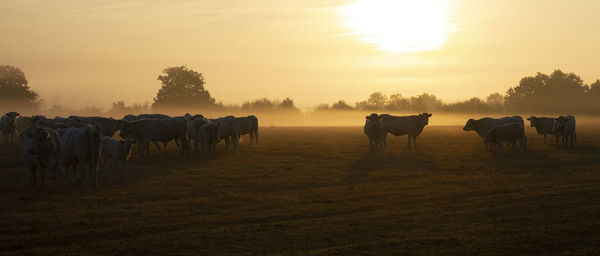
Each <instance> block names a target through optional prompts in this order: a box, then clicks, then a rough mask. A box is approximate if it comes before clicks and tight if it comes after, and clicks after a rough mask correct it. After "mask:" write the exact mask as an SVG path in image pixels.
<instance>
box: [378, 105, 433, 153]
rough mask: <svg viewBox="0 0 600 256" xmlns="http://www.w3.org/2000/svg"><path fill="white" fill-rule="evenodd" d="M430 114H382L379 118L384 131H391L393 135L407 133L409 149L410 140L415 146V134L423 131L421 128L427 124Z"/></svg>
mask: <svg viewBox="0 0 600 256" xmlns="http://www.w3.org/2000/svg"><path fill="white" fill-rule="evenodd" d="M431 115H432V114H429V113H422V114H419V115H412V116H392V115H388V114H382V115H381V120H382V121H383V126H384V127H385V132H386V133H391V134H392V135H394V136H401V135H405V134H407V135H408V149H410V140H411V139H412V140H413V145H414V147H415V148H417V136H419V134H421V132H423V128H424V127H425V126H426V125H428V124H429V118H430V117H431Z"/></svg>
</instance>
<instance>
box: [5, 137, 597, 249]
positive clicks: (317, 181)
mask: <svg viewBox="0 0 600 256" xmlns="http://www.w3.org/2000/svg"><path fill="white" fill-rule="evenodd" d="M528 128H529V127H528ZM260 132H261V141H260V143H261V144H259V145H254V146H252V147H250V146H248V145H247V142H248V140H247V138H246V139H245V140H243V141H242V144H241V147H240V151H239V152H238V153H237V154H231V153H222V154H221V155H220V156H219V157H218V159H217V160H215V161H202V160H199V159H196V158H194V157H182V156H179V155H177V154H176V153H175V152H174V150H173V149H171V153H170V154H169V155H167V156H164V155H162V154H160V153H159V152H154V153H153V157H151V158H146V159H143V158H138V157H136V158H134V159H133V160H132V162H131V164H130V166H131V169H130V173H131V176H130V178H129V179H128V180H122V179H116V180H112V181H111V180H110V179H109V178H107V177H102V178H101V179H100V188H99V189H97V190H92V189H81V188H78V187H64V186H62V185H57V186H56V187H54V188H53V189H42V190H38V191H31V190H30V189H29V187H28V184H27V183H26V181H25V176H24V173H25V171H24V168H23V165H22V162H21V160H20V155H19V151H18V148H17V147H15V146H2V147H0V163H1V174H0V209H1V210H0V254H5V255H25V254H43V255H51V254H74V255H76V254H80V255H81V254H83V255H94V254H97V255H119V254H122V255H132V254H133V255H135V254H138V255H147V254H149V253H151V254H178V255H180V254H190V255H221V254H227V255H256V254H258V255H331V254H338V255H356V254H360V255H386V254H387V255H436V254H442V255H481V254H484V255H589V254H599V253H600V172H599V170H600V135H598V134H599V132H600V129H598V128H595V127H592V126H581V127H580V128H579V132H578V136H579V144H580V145H579V146H578V147H576V148H574V149H569V150H565V149H557V148H554V147H553V146H551V145H544V144H543V143H542V138H541V137H540V136H538V135H535V134H533V133H530V134H529V146H530V150H529V151H528V152H527V153H525V154H524V155H519V154H518V153H514V152H511V151H507V152H506V153H505V154H503V155H499V156H495V155H493V154H491V153H490V152H485V151H483V145H482V144H481V142H480V140H479V138H478V137H477V136H476V135H475V133H466V132H463V131H462V130H461V129H460V127H458V126H437V127H436V126H431V127H426V128H425V131H424V134H423V135H422V136H420V137H419V138H418V141H417V143H418V144H419V146H420V147H419V149H418V150H412V151H409V150H407V149H406V137H405V136H404V137H395V138H391V140H389V148H388V150H387V151H385V152H376V153H368V152H367V150H368V146H367V144H368V143H367V139H366V137H365V136H364V134H363V133H362V127H338V128H335V127H322V128H316V127H282V128H278V127H273V128H272V127H264V128H261V131H260ZM60 178H61V179H60V181H62V176H61V177H60ZM61 184H62V182H61Z"/></svg>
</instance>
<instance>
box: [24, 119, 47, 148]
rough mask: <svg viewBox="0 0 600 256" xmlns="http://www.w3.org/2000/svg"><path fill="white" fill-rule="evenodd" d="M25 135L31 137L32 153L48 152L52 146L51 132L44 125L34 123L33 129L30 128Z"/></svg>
mask: <svg viewBox="0 0 600 256" xmlns="http://www.w3.org/2000/svg"><path fill="white" fill-rule="evenodd" d="M25 136H27V137H29V140H30V141H31V143H32V145H31V149H30V150H29V153H30V154H32V155H39V154H41V153H43V152H46V151H48V150H49V148H50V139H51V138H50V133H49V132H48V131H47V130H46V129H44V128H43V127H41V126H39V125H37V124H34V127H33V128H32V129H28V130H27V131H26V132H25Z"/></svg>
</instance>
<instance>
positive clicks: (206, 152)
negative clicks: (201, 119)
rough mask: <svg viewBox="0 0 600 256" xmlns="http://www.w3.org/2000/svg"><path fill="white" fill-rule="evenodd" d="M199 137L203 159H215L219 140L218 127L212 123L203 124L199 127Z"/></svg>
mask: <svg viewBox="0 0 600 256" xmlns="http://www.w3.org/2000/svg"><path fill="white" fill-rule="evenodd" d="M198 133H199V137H200V143H201V144H202V155H203V157H204V158H207V159H208V158H212V159H216V158H217V143H219V140H220V138H221V135H220V129H219V126H218V125H217V124H215V123H213V122H208V123H205V124H204V125H202V126H201V127H200V131H199V132H198Z"/></svg>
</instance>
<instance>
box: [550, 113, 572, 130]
mask: <svg viewBox="0 0 600 256" xmlns="http://www.w3.org/2000/svg"><path fill="white" fill-rule="evenodd" d="M570 120H571V119H570V118H568V117H566V116H559V117H558V118H555V119H554V124H553V126H552V130H554V131H563V130H564V129H565V126H566V125H567V123H568V122H569V121H570Z"/></svg>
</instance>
